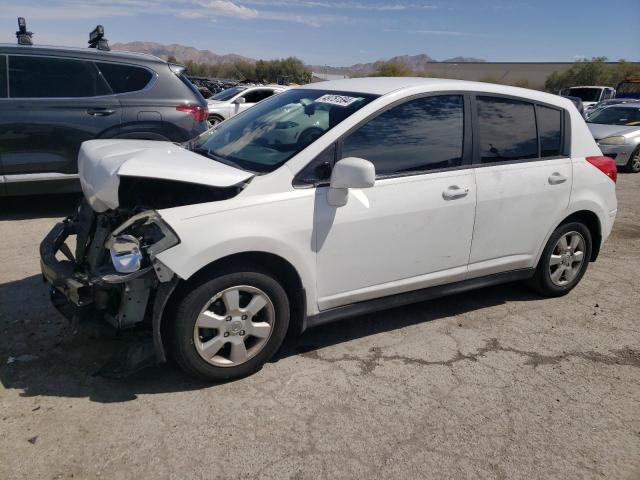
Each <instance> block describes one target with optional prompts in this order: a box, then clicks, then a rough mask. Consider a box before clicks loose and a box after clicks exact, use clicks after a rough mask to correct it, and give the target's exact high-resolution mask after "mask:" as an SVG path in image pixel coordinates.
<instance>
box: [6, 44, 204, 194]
mask: <svg viewBox="0 0 640 480" xmlns="http://www.w3.org/2000/svg"><path fill="white" fill-rule="evenodd" d="M206 120H207V104H206V101H205V100H204V98H202V96H201V95H200V94H199V93H198V91H197V90H196V88H195V87H194V86H193V85H192V84H191V83H190V82H189V81H188V80H186V79H185V78H184V67H181V66H178V65H170V64H168V63H167V62H165V61H163V60H161V59H159V58H156V57H153V56H151V55H144V54H138V53H126V52H113V51H105V50H100V49H97V48H96V49H94V48H87V49H75V48H60V47H44V46H27V45H0V180H1V182H0V195H2V194H4V195H21V194H33V193H47V192H60V191H72V190H79V189H80V184H79V182H78V170H77V159H78V151H79V149H80V144H81V143H82V142H83V141H85V140H91V139H95V138H102V139H104V138H137V139H147V140H164V141H171V142H184V141H186V140H189V139H191V138H193V137H195V136H197V135H199V134H200V133H202V132H204V131H205V130H206V129H207V121H206Z"/></svg>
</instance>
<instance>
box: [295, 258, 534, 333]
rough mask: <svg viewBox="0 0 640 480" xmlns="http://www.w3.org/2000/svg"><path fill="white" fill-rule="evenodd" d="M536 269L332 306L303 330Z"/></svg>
mask: <svg viewBox="0 0 640 480" xmlns="http://www.w3.org/2000/svg"><path fill="white" fill-rule="evenodd" d="M535 271H536V270H535V268H525V269H520V270H513V271H511V272H504V273H496V274H493V275H487V276H485V277H478V278H472V279H469V280H463V281H461V282H455V283H449V284H447V285H439V286H437V287H429V288H424V289H422V290H414V291H412V292H405V293H399V294H397V295H389V296H387V297H381V298H374V299H373V300H367V301H364V302H358V303H353V304H351V305H344V306H342V307H336V308H331V309H329V310H325V311H323V312H320V313H318V314H316V315H311V316H309V317H307V318H306V319H305V322H304V325H303V329H302V331H304V330H306V329H307V328H313V327H317V326H320V325H324V324H326V323H332V322H336V321H338V320H344V319H346V318H350V317H356V316H358V315H364V314H367V313H371V312H377V311H381V310H388V309H391V308H396V307H401V306H404V305H409V304H412V303H418V302H424V301H425V300H432V299H434V298H438V297H444V296H446V295H454V294H456V293H462V292H467V291H469V290H475V289H477V288H483V287H490V286H492V285H500V284H502V283H509V282H515V281H518V280H527V279H529V278H531V277H533V275H534V273H535Z"/></svg>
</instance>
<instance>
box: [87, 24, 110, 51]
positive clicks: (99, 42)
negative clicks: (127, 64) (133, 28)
mask: <svg viewBox="0 0 640 480" xmlns="http://www.w3.org/2000/svg"><path fill="white" fill-rule="evenodd" d="M88 43H89V48H97V49H98V50H104V51H106V52H109V51H110V50H111V48H110V47H109V41H108V40H107V39H106V38H104V27H103V26H102V25H98V26H97V27H96V28H94V29H93V30H92V31H91V32H89V42H88Z"/></svg>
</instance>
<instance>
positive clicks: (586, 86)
mask: <svg viewBox="0 0 640 480" xmlns="http://www.w3.org/2000/svg"><path fill="white" fill-rule="evenodd" d="M572 88H611V89H612V90H613V87H607V86H603V85H574V86H573V87H569V89H572Z"/></svg>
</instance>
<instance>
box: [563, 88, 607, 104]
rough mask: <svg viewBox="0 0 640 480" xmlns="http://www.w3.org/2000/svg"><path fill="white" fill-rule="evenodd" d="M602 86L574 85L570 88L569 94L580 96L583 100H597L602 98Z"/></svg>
mask: <svg viewBox="0 0 640 480" xmlns="http://www.w3.org/2000/svg"><path fill="white" fill-rule="evenodd" d="M601 92H602V89H601V88H584V87H574V88H570V89H569V93H568V95H571V96H572V97H578V98H579V99H580V100H582V101H583V102H597V101H598V100H600V93H601Z"/></svg>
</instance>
